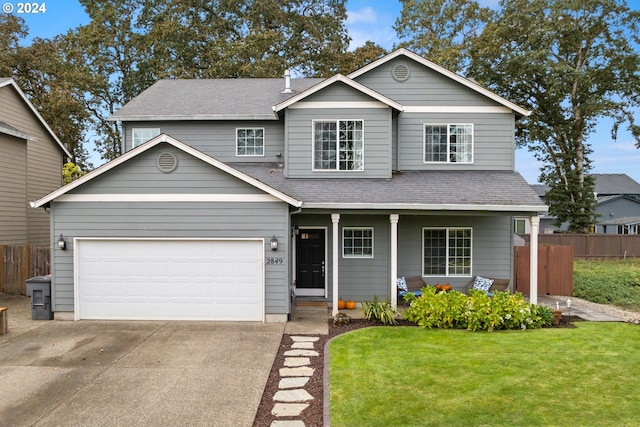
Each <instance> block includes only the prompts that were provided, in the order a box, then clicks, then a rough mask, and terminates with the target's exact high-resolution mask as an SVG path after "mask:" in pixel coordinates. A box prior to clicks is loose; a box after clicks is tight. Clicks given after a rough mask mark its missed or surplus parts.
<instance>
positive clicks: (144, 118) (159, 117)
mask: <svg viewBox="0 0 640 427" xmlns="http://www.w3.org/2000/svg"><path fill="white" fill-rule="evenodd" d="M107 120H108V121H110V122H120V121H126V122H160V121H187V120H188V121H197V120H279V118H278V117H277V115H275V116H274V115H273V114H193V115H188V114H187V115H175V116H172V115H163V114H154V115H144V114H140V115H132V116H126V117H121V116H120V115H118V113H115V114H113V115H111V116H109V117H107Z"/></svg>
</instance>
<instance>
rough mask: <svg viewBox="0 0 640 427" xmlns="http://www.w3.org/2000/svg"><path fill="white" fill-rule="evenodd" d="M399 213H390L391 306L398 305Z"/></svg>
mask: <svg viewBox="0 0 640 427" xmlns="http://www.w3.org/2000/svg"><path fill="white" fill-rule="evenodd" d="M398 219H399V215H398V214H390V215H389V222H390V223H391V306H392V307H393V308H396V307H397V306H398V289H397V288H398V283H397V282H396V279H397V278H398Z"/></svg>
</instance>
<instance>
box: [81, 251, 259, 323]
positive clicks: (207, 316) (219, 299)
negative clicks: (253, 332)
mask: <svg viewBox="0 0 640 427" xmlns="http://www.w3.org/2000/svg"><path fill="white" fill-rule="evenodd" d="M263 251H264V243H263V241H262V240H120V239H118V240H85V239H78V240H76V242H75V257H76V258H75V275H76V277H75V292H76V294H75V298H76V299H75V302H76V315H75V317H76V318H77V319H140V320H142V319H144V320H152V319H154V320H160V319H174V320H233V321H238V320H250V321H262V320H263V319H264V297H263V295H264V273H263V272H264V266H263V259H264V253H263Z"/></svg>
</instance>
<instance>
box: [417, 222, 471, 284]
mask: <svg viewBox="0 0 640 427" xmlns="http://www.w3.org/2000/svg"><path fill="white" fill-rule="evenodd" d="M422 245H423V246H422V254H423V256H422V258H423V264H422V274H423V276H471V228H423V229H422Z"/></svg>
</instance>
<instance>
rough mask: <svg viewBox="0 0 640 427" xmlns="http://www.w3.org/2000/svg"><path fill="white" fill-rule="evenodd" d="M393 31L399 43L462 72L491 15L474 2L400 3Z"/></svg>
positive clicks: (421, 0)
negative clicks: (472, 44)
mask: <svg viewBox="0 0 640 427" xmlns="http://www.w3.org/2000/svg"><path fill="white" fill-rule="evenodd" d="M401 3H402V12H401V15H400V18H398V19H397V20H396V23H395V25H394V29H395V30H396V32H397V34H398V37H399V38H400V39H406V40H407V41H405V42H403V43H400V47H405V48H407V49H409V50H411V51H413V52H415V53H417V54H419V55H423V56H425V57H427V58H428V59H429V60H430V61H432V62H435V63H436V64H438V65H441V66H443V67H445V68H447V69H449V70H451V71H454V72H463V73H464V72H465V71H466V69H467V68H468V65H469V52H470V48H471V43H472V42H473V40H475V38H476V37H477V36H478V34H480V32H481V31H482V29H483V28H484V26H485V25H486V23H487V22H489V21H490V20H491V18H492V16H493V14H494V12H493V11H492V10H491V9H489V8H486V7H480V5H479V4H478V2H477V1H473V0H471V1H470V0H401Z"/></svg>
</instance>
